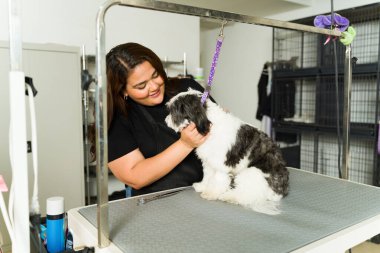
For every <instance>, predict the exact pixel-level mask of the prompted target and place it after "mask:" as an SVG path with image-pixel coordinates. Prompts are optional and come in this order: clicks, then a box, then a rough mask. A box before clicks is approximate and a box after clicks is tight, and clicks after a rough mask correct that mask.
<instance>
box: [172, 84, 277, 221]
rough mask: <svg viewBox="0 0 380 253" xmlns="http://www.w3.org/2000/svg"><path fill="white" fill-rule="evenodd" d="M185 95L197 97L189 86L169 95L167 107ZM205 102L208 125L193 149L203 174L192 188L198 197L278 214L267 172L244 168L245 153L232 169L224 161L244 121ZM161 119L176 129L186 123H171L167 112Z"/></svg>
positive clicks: (245, 166) (210, 102)
mask: <svg viewBox="0 0 380 253" xmlns="http://www.w3.org/2000/svg"><path fill="white" fill-rule="evenodd" d="M187 94H195V95H197V96H199V97H200V96H201V93H200V92H199V91H195V90H191V89H190V90H189V91H187V92H183V93H180V94H178V95H176V96H175V97H173V98H172V99H171V100H170V101H169V102H168V103H167V106H168V108H170V106H171V105H172V103H173V102H174V101H176V100H178V99H179V98H180V97H181V96H184V95H187ZM206 103H207V105H206V106H207V118H208V119H209V120H210V121H211V122H212V126H211V128H210V133H209V136H208V138H207V140H206V141H205V142H204V143H203V144H202V145H201V146H199V147H198V148H197V149H196V154H197V155H198V157H199V158H200V159H201V161H202V165H203V172H204V177H203V180H202V181H201V182H199V183H194V184H193V187H194V189H195V191H197V192H200V193H201V197H202V198H205V199H208V200H222V201H226V202H230V203H234V204H240V205H242V206H245V207H248V208H250V209H252V210H254V211H257V212H261V213H265V214H271V215H274V214H278V213H280V210H279V208H278V205H279V200H280V199H281V198H282V195H280V194H277V193H275V192H274V191H273V190H272V189H271V187H270V186H269V184H268V182H267V180H266V178H268V177H269V176H270V175H269V174H265V173H263V171H262V170H260V169H258V168H256V167H248V163H249V161H248V158H247V156H246V157H244V158H243V159H241V160H240V161H239V163H238V165H237V166H235V167H234V168H231V167H230V166H227V165H226V164H225V161H226V154H227V152H228V151H229V149H230V148H231V147H232V145H234V143H235V142H236V137H237V131H238V130H239V128H240V127H241V126H242V124H246V123H245V122H242V121H241V120H240V119H238V118H237V117H235V116H233V115H232V114H231V113H228V112H226V111H224V110H223V109H222V108H221V107H220V106H218V105H217V104H215V103H213V102H212V101H210V100H209V99H208V100H207V102H206ZM165 121H166V123H167V125H168V126H169V127H171V128H172V129H174V130H175V131H180V130H181V129H182V128H183V127H185V126H186V125H187V124H189V121H188V120H184V121H183V122H182V123H181V124H174V123H173V120H172V115H170V114H169V116H167V118H166V119H165ZM231 175H232V176H233V177H234V187H233V188H231Z"/></svg>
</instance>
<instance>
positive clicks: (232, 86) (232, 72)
mask: <svg viewBox="0 0 380 253" xmlns="http://www.w3.org/2000/svg"><path fill="white" fill-rule="evenodd" d="M219 30H220V28H217V29H202V30H201V34H202V35H201V61H202V63H201V65H202V66H204V69H205V74H204V76H205V80H207V78H208V75H209V72H210V66H211V60H212V58H213V54H214V51H215V45H216V39H217V36H218V34H219ZM224 35H225V38H224V41H223V45H222V48H221V52H220V56H219V60H218V64H217V67H216V70H215V77H214V81H213V84H212V89H211V94H212V96H213V97H214V98H215V100H216V101H217V102H218V104H220V105H221V106H222V107H224V108H225V109H227V110H229V111H231V112H232V113H233V114H235V115H236V116H238V117H239V118H241V119H242V120H244V121H246V122H249V123H251V124H253V125H254V126H256V127H258V128H260V125H261V123H260V121H257V120H256V118H255V115H256V110H257V101H258V96H257V83H258V81H259V78H260V74H261V71H262V68H263V65H264V63H265V62H266V61H268V60H270V59H271V55H272V52H271V45H272V29H271V28H268V27H263V26H256V25H249V24H237V23H235V24H231V25H228V26H226V27H225V29H224Z"/></svg>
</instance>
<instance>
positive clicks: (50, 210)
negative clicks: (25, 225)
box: [46, 196, 65, 215]
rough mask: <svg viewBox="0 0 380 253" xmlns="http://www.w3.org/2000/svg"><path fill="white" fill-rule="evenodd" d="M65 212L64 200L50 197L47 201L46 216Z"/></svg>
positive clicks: (58, 197)
mask: <svg viewBox="0 0 380 253" xmlns="http://www.w3.org/2000/svg"><path fill="white" fill-rule="evenodd" d="M64 212H65V208H64V198H63V197H60V196H57V197H50V198H48V199H47V200H46V214H47V215H59V214H63V213H64Z"/></svg>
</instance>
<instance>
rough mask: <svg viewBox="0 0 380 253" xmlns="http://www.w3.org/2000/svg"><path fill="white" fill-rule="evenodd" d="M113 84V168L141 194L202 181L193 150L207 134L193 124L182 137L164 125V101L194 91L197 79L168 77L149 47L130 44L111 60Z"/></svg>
mask: <svg viewBox="0 0 380 253" xmlns="http://www.w3.org/2000/svg"><path fill="white" fill-rule="evenodd" d="M106 67H107V85H108V96H107V102H108V161H109V163H108V167H109V169H110V170H111V171H112V173H113V174H114V175H115V176H116V177H117V178H118V179H119V180H120V181H122V182H124V183H125V184H126V185H128V186H130V187H131V188H132V195H140V194H145V193H150V192H156V191H161V190H166V189H171V188H176V187H181V186H189V185H192V184H193V183H194V182H198V181H200V180H201V179H202V177H203V172H202V164H201V162H200V160H199V159H198V158H197V157H196V155H195V153H194V152H193V150H194V148H196V147H198V146H199V145H201V144H202V143H203V142H204V141H205V139H206V138H207V135H206V136H203V135H201V134H199V133H198V131H197V129H196V128H195V125H194V124H193V123H191V124H190V125H189V126H187V127H186V128H184V129H183V130H182V132H181V133H180V134H178V133H175V132H174V131H173V130H172V129H170V128H168V127H167V126H166V124H165V121H164V119H165V117H166V116H167V114H168V113H167V111H166V107H165V103H166V102H167V101H168V100H169V99H170V97H172V96H174V95H175V94H177V93H178V92H181V91H186V90H187V89H188V88H189V87H191V88H193V89H198V90H203V88H202V87H201V86H200V85H199V84H198V83H197V82H195V81H193V80H192V79H168V77H167V76H166V73H165V71H164V68H163V65H162V63H161V61H160V59H159V57H158V56H157V55H156V54H155V53H154V52H153V51H152V50H150V49H148V48H146V47H144V46H142V45H140V44H137V43H126V44H122V45H119V46H116V47H115V48H113V49H111V50H110V52H109V53H108V54H107V57H106Z"/></svg>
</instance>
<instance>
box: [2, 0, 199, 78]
mask: <svg viewBox="0 0 380 253" xmlns="http://www.w3.org/2000/svg"><path fill="white" fill-rule="evenodd" d="M104 2H105V0H80V1H77V0H54V1H50V0H21V3H22V20H21V22H22V30H23V32H22V39H23V41H24V42H33V43H56V44H63V45H70V46H82V45H85V46H86V53H87V54H95V45H96V43H95V38H96V36H95V31H96V30H95V28H96V24H95V20H96V14H97V12H98V8H99V6H100V5H101V4H103V3H104ZM8 24H9V22H8V1H5V0H4V1H0V40H5V41H7V40H9V28H8ZM199 34H200V33H199V18H198V17H192V16H184V15H178V14H172V13H164V12H158V11H149V10H142V9H135V8H129V7H123V6H112V7H111V8H110V9H109V10H108V11H107V13H106V48H107V51H108V49H110V48H111V47H113V46H115V45H117V44H120V43H124V42H128V41H134V42H139V43H142V44H144V45H146V46H147V47H150V48H151V49H152V50H153V51H155V52H156V53H157V54H158V55H159V56H160V57H161V58H164V57H165V56H167V57H168V60H171V61H180V60H182V59H183V53H184V52H186V54H187V60H188V65H187V66H188V72H190V73H194V70H195V68H196V67H198V66H199ZM169 74H170V73H169Z"/></svg>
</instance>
